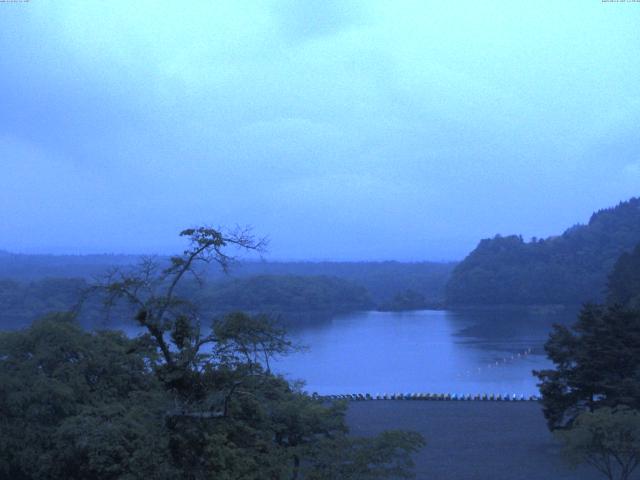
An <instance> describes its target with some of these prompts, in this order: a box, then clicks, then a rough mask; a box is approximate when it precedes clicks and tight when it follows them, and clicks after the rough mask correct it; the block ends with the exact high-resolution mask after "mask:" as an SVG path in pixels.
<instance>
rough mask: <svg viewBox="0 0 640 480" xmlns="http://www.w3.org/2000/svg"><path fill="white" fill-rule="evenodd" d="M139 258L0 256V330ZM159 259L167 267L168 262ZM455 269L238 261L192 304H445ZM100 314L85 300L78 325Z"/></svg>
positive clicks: (336, 307) (282, 310)
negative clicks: (400, 300)
mask: <svg viewBox="0 0 640 480" xmlns="http://www.w3.org/2000/svg"><path fill="white" fill-rule="evenodd" d="M140 258H141V257H140V256H134V255H86V256H80V255H18V254H11V253H7V252H2V251H0V329H1V328H16V327H19V326H24V325H27V324H29V323H31V322H32V321H33V320H34V319H36V318H38V317H39V316H41V315H44V314H46V313H48V312H51V311H64V310H68V309H70V308H72V307H74V305H75V304H76V303H77V301H78V299H79V298H80V294H81V292H82V291H83V290H85V289H86V288H87V287H88V286H89V284H91V283H92V282H94V281H95V280H96V279H98V278H100V277H101V276H103V275H104V274H105V273H106V272H107V271H109V270H110V269H113V268H120V269H123V270H125V271H126V270H127V269H128V268H130V267H131V266H132V265H133V264H135V263H136V262H138V261H139V260H140ZM157 260H158V262H160V264H167V265H168V259H167V258H164V257H158V258H157ZM454 265H455V264H452V263H433V262H415V263H400V262H255V261H254V262H237V263H234V264H233V265H232V266H231V269H230V272H229V274H228V275H227V274H223V273H220V272H219V271H217V270H215V269H210V270H209V271H208V272H205V277H206V282H205V283H206V288H205V289H204V290H200V291H198V297H199V298H198V299H197V301H199V302H200V303H201V305H202V308H203V309H204V310H205V311H207V312H210V313H214V312H221V311H222V312H226V311H231V310H249V311H254V312H258V311H267V312H271V313H278V314H289V315H288V316H289V317H292V316H293V315H292V314H294V313H303V314H308V313H314V314H315V313H318V312H323V313H324V314H331V313H339V312H349V311H355V310H366V309H372V308H376V307H380V306H381V305H388V304H389V303H390V302H392V300H393V299H394V298H395V297H398V296H403V295H405V294H406V292H407V291H410V292H415V293H416V294H417V295H418V296H419V298H421V299H422V300H421V304H420V305H427V304H428V305H434V304H441V303H442V302H443V300H444V287H445V284H446V281H447V278H448V277H449V275H450V273H451V270H452V269H453V267H454ZM193 292H195V289H193ZM187 293H188V292H187ZM396 303H397V302H396ZM409 307H412V306H411V305H410V306H409ZM409 307H407V308H409ZM412 308H413V307H412ZM105 315H106V314H105V312H104V311H103V310H102V309H101V307H100V302H99V301H96V299H89V301H88V303H86V304H85V307H84V308H83V310H82V316H81V320H82V323H83V324H85V325H91V326H95V325H100V324H101V323H102V322H103V321H104V319H105ZM117 317H118V315H114V316H113V318H112V319H111V321H117V320H118V318H117ZM299 318H302V317H299Z"/></svg>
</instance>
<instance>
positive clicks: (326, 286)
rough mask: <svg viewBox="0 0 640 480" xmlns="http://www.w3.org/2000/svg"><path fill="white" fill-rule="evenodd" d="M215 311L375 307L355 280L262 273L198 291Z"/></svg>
mask: <svg viewBox="0 0 640 480" xmlns="http://www.w3.org/2000/svg"><path fill="white" fill-rule="evenodd" d="M197 301H198V302H199V303H201V304H202V306H203V307H204V308H205V309H207V310H209V311H212V312H229V311H235V310H242V311H248V312H269V313H275V314H281V313H287V312H331V313H337V312H351V311H355V310H367V309H371V308H372V307H373V302H372V300H371V297H370V295H369V292H368V291H367V290H366V289H365V288H364V287H362V286H360V285H356V284H354V283H353V282H349V281H347V280H344V279H341V278H336V277H325V276H318V277H315V276H309V277H302V276H292V275H286V276H274V275H261V276H257V277H249V278H236V279H232V280H230V281H221V282H216V283H212V284H211V285H209V286H206V287H205V288H203V289H202V290H201V291H200V292H199V293H198V295H197Z"/></svg>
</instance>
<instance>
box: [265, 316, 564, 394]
mask: <svg viewBox="0 0 640 480" xmlns="http://www.w3.org/2000/svg"><path fill="white" fill-rule="evenodd" d="M574 318H575V311H570V310H560V311H558V310H550V309H546V310H543V309H538V310H535V309H525V308H511V309H504V308H503V309H482V310H480V309H465V310H458V311H433V310H424V311H415V312H361V313H356V314H350V315H344V316H338V317H335V318H333V319H331V320H329V321H325V322H323V323H320V324H317V325H313V326H309V327H303V328H297V329H292V330H290V333H291V335H292V337H293V338H294V339H295V340H296V341H298V342H299V343H301V344H303V345H305V346H306V347H307V350H306V351H304V352H301V353H295V354H293V355H291V356H289V357H285V358H281V359H279V360H278V361H277V363H276V366H275V368H274V370H276V371H278V372H279V373H282V374H284V375H285V376H286V377H287V378H289V379H291V380H295V379H302V380H305V381H306V386H305V390H307V391H308V392H318V393H320V394H340V393H359V392H361V393H371V394H377V393H395V392H402V393H407V392H425V393H441V392H442V393H458V394H477V393H488V394H491V393H496V394H497V393H502V394H505V393H508V394H523V395H533V394H537V393H538V389H537V387H536V382H537V380H536V378H535V377H533V376H532V374H531V371H532V370H534V369H543V368H547V367H548V366H550V364H549V362H548V361H547V360H546V358H545V356H544V351H543V349H542V346H543V344H544V342H545V340H546V338H547V336H548V334H549V331H550V329H551V325H552V324H553V323H571V322H573V320H574Z"/></svg>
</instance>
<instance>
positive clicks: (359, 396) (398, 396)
mask: <svg viewBox="0 0 640 480" xmlns="http://www.w3.org/2000/svg"><path fill="white" fill-rule="evenodd" d="M312 397H314V398H318V399H322V400H349V401H365V400H435V401H491V402H525V401H530V402H537V401H538V400H540V397H539V396H538V395H530V396H525V395H516V394H504V395H503V394H493V393H492V394H486V393H484V394H478V395H470V394H456V393H385V394H376V395H371V394H369V393H352V394H343V395H318V394H317V393H314V394H312Z"/></svg>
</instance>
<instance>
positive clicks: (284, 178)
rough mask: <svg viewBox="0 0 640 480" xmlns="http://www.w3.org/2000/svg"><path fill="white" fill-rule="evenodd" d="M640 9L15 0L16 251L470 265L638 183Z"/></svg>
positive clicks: (10, 131)
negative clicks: (183, 236) (502, 243)
mask: <svg viewBox="0 0 640 480" xmlns="http://www.w3.org/2000/svg"><path fill="white" fill-rule="evenodd" d="M638 25H640V4H638V3H625V4H621V3H601V2H600V0H580V1H578V0H576V1H562V2H559V1H552V0H549V1H544V2H538V1H529V2H514V1H506V0H505V1H480V2H478V1H468V2H465V1H456V2H442V1H434V2H427V1H416V2H404V1H367V0H362V1H356V0H353V1H351V0H333V1H322V2H321V1H318V2H315V1H314V2H312V1H293V0H291V1H265V2H249V1H246V2H237V1H230V2H222V1H216V2H210V1H207V2H179V1H175V0H172V1H167V2H160V1H144V0H136V1H130V0H126V1H109V2H98V1H87V0H79V1H69V0H65V1H63V2H46V1H40V0H32V1H31V2H28V3H0V49H1V50H0V52H2V53H1V55H0V73H1V75H0V166H1V167H2V169H1V175H0V216H1V218H2V221H1V222H0V249H6V250H11V251H19V252H56V253H92V252H95V253H97V252H159V253H167V252H172V251H174V250H175V249H176V248H180V243H179V241H178V240H177V237H176V233H177V232H178V231H179V230H180V229H182V228H184V227H187V226H192V225H198V224H212V225H234V224H241V225H246V224H249V225H253V227H254V230H255V231H256V232H257V233H259V234H264V235H268V236H269V237H270V239H271V244H270V249H269V250H270V253H269V255H268V258H271V259H316V260H317V259H353V260H360V259H376V260H382V259H398V260H443V259H445V260H446V259H460V258H462V257H464V255H465V254H466V253H468V251H469V250H470V249H472V248H473V247H474V246H475V245H476V243H477V241H478V240H479V239H480V238H483V237H488V236H493V235H494V234H496V233H501V234H509V233H521V234H523V235H524V236H525V237H530V236H534V235H535V236H538V237H541V236H547V235H551V234H556V233H560V232H561V231H562V230H563V229H564V228H566V227H568V226H570V225H572V224H573V223H575V222H577V221H586V220H588V217H589V215H590V214H591V212H592V211H593V210H595V209H598V208H601V207H605V206H610V205H614V204H616V203H617V202H619V201H620V200H625V199H628V198H629V197H631V196H634V195H638V194H640V188H639V187H640V135H638V126H639V125H640V82H639V81H638V79H639V78H640V57H639V55H638V52H640V28H638Z"/></svg>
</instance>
